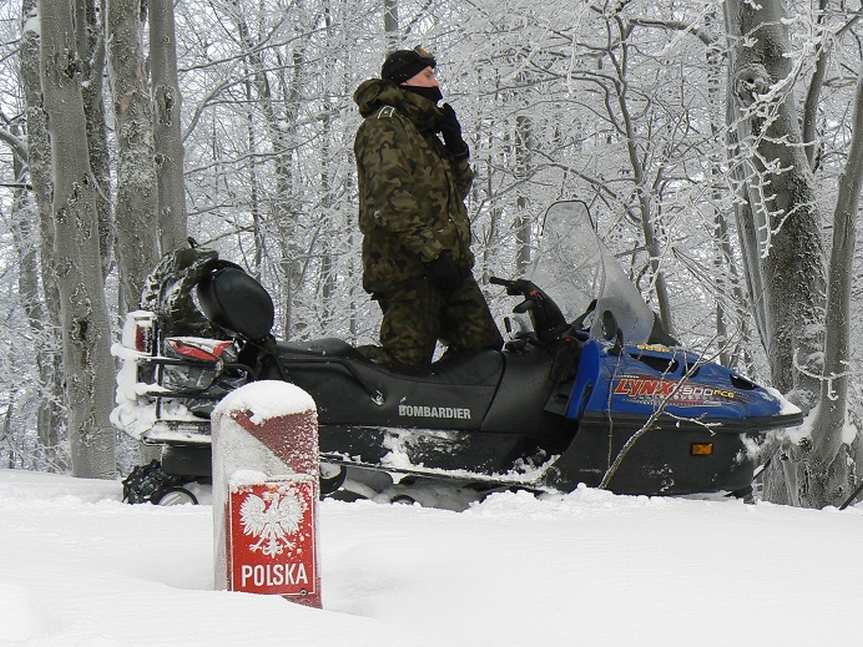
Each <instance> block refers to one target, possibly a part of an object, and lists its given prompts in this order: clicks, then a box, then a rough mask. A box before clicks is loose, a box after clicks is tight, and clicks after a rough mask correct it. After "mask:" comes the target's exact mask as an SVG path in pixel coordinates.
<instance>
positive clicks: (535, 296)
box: [488, 276, 566, 341]
mask: <svg viewBox="0 0 863 647" xmlns="http://www.w3.org/2000/svg"><path fill="white" fill-rule="evenodd" d="M488 282H489V283H491V284H492V285H500V286H501V287H504V288H506V293H507V294H508V295H510V296H520V297H524V301H522V302H521V303H519V304H518V305H517V306H515V307H514V308H513V309H512V311H513V312H515V313H517V314H522V313H525V312H529V313H530V316H531V319H532V320H533V326H534V330H535V331H536V334H537V335H538V337H539V338H540V339H541V340H543V341H549V340H550V338H551V337H553V336H554V334H555V333H556V332H557V331H558V330H560V329H561V328H565V327H566V320H565V319H564V317H563V314H562V313H561V311H560V308H558V307H557V304H556V303H555V302H554V301H552V299H551V297H549V296H548V295H547V294H546V293H545V292H543V291H542V290H541V289H540V288H539V287H537V286H536V284H535V283H534V282H533V281H528V280H527V279H514V280H510V279H502V278H500V277H498V276H492V277H490V278H489V280H488Z"/></svg>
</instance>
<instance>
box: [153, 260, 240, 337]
mask: <svg viewBox="0 0 863 647" xmlns="http://www.w3.org/2000/svg"><path fill="white" fill-rule="evenodd" d="M223 264H226V261H219V253H218V252H216V251H215V250H211V249H202V248H200V247H189V248H184V249H178V250H175V251H172V252H168V253H167V254H165V255H164V256H162V258H161V260H160V261H159V262H158V263H157V264H156V267H154V268H153V271H152V272H150V274H149V276H148V277H147V280H146V282H145V285H144V290H143V291H142V293H141V308H142V309H144V310H149V311H151V312H153V313H155V314H156V316H157V317H158V320H159V327H160V329H161V330H162V335H163V337H171V336H175V335H192V336H197V337H218V336H219V335H218V334H217V333H216V330H215V328H214V327H213V325H212V324H211V323H210V322H209V321H207V319H206V317H204V315H203V314H201V312H200V311H199V310H198V308H197V307H196V306H195V302H194V300H193V298H192V290H193V289H194V288H195V286H196V285H197V284H198V282H200V281H201V279H203V278H204V277H205V276H206V275H207V273H208V272H210V270H212V269H214V268H215V267H219V266H220V265H223Z"/></svg>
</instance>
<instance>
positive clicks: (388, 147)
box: [354, 79, 474, 292]
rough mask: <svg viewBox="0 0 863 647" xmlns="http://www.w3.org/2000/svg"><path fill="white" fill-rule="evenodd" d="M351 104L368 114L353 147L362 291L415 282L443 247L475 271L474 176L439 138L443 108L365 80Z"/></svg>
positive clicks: (391, 86) (384, 83)
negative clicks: (470, 202) (470, 213)
mask: <svg viewBox="0 0 863 647" xmlns="http://www.w3.org/2000/svg"><path fill="white" fill-rule="evenodd" d="M354 101H355V102H356V103H357V105H358V106H359V109H360V114H361V115H362V116H363V117H365V120H364V121H363V123H362V125H361V126H360V128H359V130H358V131H357V136H356V140H355V142H354V153H355V155H356V160H357V175H358V178H359V198H360V213H359V221H360V230H361V231H362V233H363V270H364V271H363V286H364V287H365V289H366V290H367V291H369V292H382V291H386V290H388V289H392V288H393V287H394V286H397V285H398V284H399V283H402V282H405V281H409V280H411V279H415V278H418V277H420V276H422V275H423V263H427V262H429V261H433V260H434V259H435V258H437V257H438V256H439V255H440V253H441V252H442V251H444V250H447V251H449V252H450V253H451V254H452V258H453V260H454V261H455V262H456V264H457V265H458V266H459V267H461V268H462V269H464V270H465V271H467V270H469V269H471V268H472V267H473V261H474V258H473V254H471V251H470V242H471V235H470V221H469V220H468V217H467V210H466V209H465V206H464V199H465V196H466V195H467V192H468V190H469V189H470V185H471V182H472V181H473V171H471V168H470V166H469V165H468V162H467V159H458V160H454V159H453V158H452V157H451V156H450V155H449V153H448V152H447V150H446V148H445V147H444V145H443V143H442V142H441V140H440V139H438V137H437V134H436V133H437V131H438V122H439V119H440V118H441V111H440V109H439V108H437V107H436V106H435V105H434V104H432V102H431V101H429V100H428V99H425V98H424V97H421V96H419V95H416V94H413V93H411V92H405V91H403V90H401V89H400V88H399V87H398V86H397V85H395V84H394V83H391V82H389V81H382V80H381V79H370V80H368V81H365V82H364V83H362V84H361V85H360V86H359V87H358V88H357V91H356V92H355V93H354Z"/></svg>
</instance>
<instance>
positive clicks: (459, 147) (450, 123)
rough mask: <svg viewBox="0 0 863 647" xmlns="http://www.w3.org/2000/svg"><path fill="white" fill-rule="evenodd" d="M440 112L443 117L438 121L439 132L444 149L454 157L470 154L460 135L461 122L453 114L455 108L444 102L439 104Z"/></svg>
mask: <svg viewBox="0 0 863 647" xmlns="http://www.w3.org/2000/svg"><path fill="white" fill-rule="evenodd" d="M441 112H442V113H443V118H442V119H441V122H440V134H441V135H443V142H444V145H445V146H446V149H447V150H448V151H449V153H450V155H452V156H453V157H454V158H456V159H459V158H462V157H467V156H468V155H470V149H469V148H468V146H467V143H466V142H465V141H464V139H462V137H461V124H460V123H459V122H458V117H456V116H455V110H453V109H452V106H451V105H450V104H448V103H445V104H443V106H441Z"/></svg>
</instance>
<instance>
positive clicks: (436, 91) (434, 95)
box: [401, 85, 443, 104]
mask: <svg viewBox="0 0 863 647" xmlns="http://www.w3.org/2000/svg"><path fill="white" fill-rule="evenodd" d="M401 87H402V89H404V90H408V91H410V92H413V93H414V94H418V95H420V96H421V97H425V98H426V99H428V100H429V101H431V102H432V103H434V104H437V102H438V101H440V100H441V99H443V94H441V91H440V88H439V87H437V86H434V87H431V88H423V87H420V86H418V85H403V86H401Z"/></svg>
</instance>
